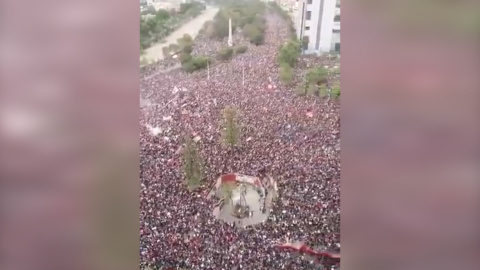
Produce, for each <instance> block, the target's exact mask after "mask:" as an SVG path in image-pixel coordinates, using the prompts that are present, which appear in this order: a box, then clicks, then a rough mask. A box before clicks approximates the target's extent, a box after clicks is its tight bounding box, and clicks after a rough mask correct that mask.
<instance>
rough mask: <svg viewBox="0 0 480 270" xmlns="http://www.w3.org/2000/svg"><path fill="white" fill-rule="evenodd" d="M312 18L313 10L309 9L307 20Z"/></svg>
mask: <svg viewBox="0 0 480 270" xmlns="http://www.w3.org/2000/svg"><path fill="white" fill-rule="evenodd" d="M310 19H312V12H311V11H307V17H306V20H310Z"/></svg>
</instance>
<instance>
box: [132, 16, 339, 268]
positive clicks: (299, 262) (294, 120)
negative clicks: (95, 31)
mask: <svg viewBox="0 0 480 270" xmlns="http://www.w3.org/2000/svg"><path fill="white" fill-rule="evenodd" d="M266 19H267V29H266V33H265V44H264V45H261V46H254V45H248V51H247V52H246V53H244V54H239V55H236V56H235V57H234V58H233V59H232V60H230V61H227V62H219V63H215V64H213V65H212V66H211V67H210V68H209V71H207V70H201V71H198V72H195V73H193V74H186V73H184V72H183V71H181V70H177V71H173V72H169V73H158V74H157V75H155V76H151V74H148V76H147V75H146V76H145V78H143V79H142V80H141V98H142V100H146V101H148V102H147V103H144V106H143V107H142V108H141V119H140V122H141V126H142V129H141V136H140V137H141V141H140V148H141V149H140V150H141V153H140V162H141V164H140V166H141V167H140V170H141V175H140V182H141V183H140V184H141V194H140V200H141V202H140V205H141V206H140V230H141V237H140V254H141V265H142V266H143V265H150V266H151V267H152V266H153V267H154V268H157V269H215V270H220V269H289V270H290V269H322V265H321V264H318V263H315V262H313V261H312V260H310V259H308V258H304V257H303V256H300V255H298V254H294V253H291V252H285V251H283V250H281V249H279V248H278V247H276V245H277V244H281V243H282V242H285V241H286V240H287V239H291V240H299V241H303V242H306V243H307V244H309V245H311V246H315V247H316V248H320V249H325V250H330V251H339V249H340V245H339V243H340V234H339V233H340V231H339V230H340V228H339V227H340V192H339V187H340V184H339V180H340V155H339V153H340V145H339V143H340V134H339V130H340V121H339V117H340V116H339V104H338V102H337V101H333V100H322V99H320V98H319V97H316V96H297V95H295V91H294V90H292V89H290V88H289V87H286V86H284V85H282V84H281V83H280V82H279V78H278V65H277V61H276V54H277V52H278V49H279V46H280V45H282V44H283V43H284V42H285V41H286V40H287V38H288V27H287V24H286V22H285V21H284V20H283V19H282V18H281V17H280V16H278V15H276V14H274V13H268V12H267V14H266ZM234 42H235V43H236V44H238V43H243V44H247V43H246V42H245V41H243V40H240V39H238V38H235V39H234ZM223 44H226V42H224V43H223ZM221 45H222V43H221V42H220V41H212V40H207V39H206V38H205V37H203V36H201V35H200V36H199V37H198V39H196V42H195V50H194V54H213V53H214V51H215V49H217V48H220V47H221ZM318 61H320V62H321V61H322V60H321V59H320V60H318ZM207 72H208V73H209V75H210V76H208V74H207ZM268 84H273V85H275V86H276V87H273V88H272V89H269V88H268V87H267V85H268ZM145 104H146V105H145ZM227 106H233V107H234V108H235V109H236V111H237V115H238V123H239V125H240V127H241V132H240V142H241V145H240V146H239V147H237V148H236V149H234V150H233V151H232V150H229V149H228V148H226V147H225V146H224V145H223V144H222V141H221V129H222V124H221V123H222V117H223V110H224V108H225V107H227ZM185 136H192V138H193V137H197V138H200V140H198V142H197V143H196V145H197V147H198V150H199V152H200V154H201V156H202V158H203V160H204V163H205V174H206V179H205V187H204V188H203V189H200V191H196V192H189V191H188V189H187V188H186V186H185V182H184V178H183V170H182V144H183V139H184V138H185ZM233 172H239V173H242V174H247V175H258V174H259V172H262V173H264V172H266V173H267V174H269V175H271V176H272V177H274V178H275V179H276V181H277V183H278V188H279V197H278V199H277V200H276V201H275V203H274V206H273V210H272V213H271V214H270V216H269V218H268V220H267V221H266V222H264V223H262V224H260V225H256V226H253V227H247V228H243V229H238V228H236V227H234V226H232V225H230V224H226V223H224V222H222V221H219V220H216V219H215V218H214V216H213V215H212V202H210V201H208V200H207V199H206V196H204V195H205V191H207V190H208V188H209V187H211V186H212V184H213V183H214V182H215V181H216V179H217V178H218V177H219V176H220V175H222V174H226V173H233Z"/></svg>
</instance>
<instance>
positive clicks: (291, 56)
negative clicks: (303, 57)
mask: <svg viewBox="0 0 480 270" xmlns="http://www.w3.org/2000/svg"><path fill="white" fill-rule="evenodd" d="M300 47H301V44H300V42H298V41H294V40H290V41H288V42H287V43H286V44H285V45H283V46H282V47H281V49H280V52H279V54H278V56H277V61H278V63H279V64H282V63H285V64H288V65H289V66H291V67H293V66H295V64H296V63H297V60H298V57H299V56H300Z"/></svg>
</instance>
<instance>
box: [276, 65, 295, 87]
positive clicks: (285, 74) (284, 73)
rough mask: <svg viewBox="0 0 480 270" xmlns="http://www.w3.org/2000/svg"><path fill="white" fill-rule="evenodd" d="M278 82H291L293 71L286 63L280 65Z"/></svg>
mask: <svg viewBox="0 0 480 270" xmlns="http://www.w3.org/2000/svg"><path fill="white" fill-rule="evenodd" d="M279 69H280V71H279V72H280V80H281V81H282V82H283V83H285V84H290V83H291V82H292V80H293V71H292V67H290V66H289V65H288V64H286V63H282V64H280V67H279Z"/></svg>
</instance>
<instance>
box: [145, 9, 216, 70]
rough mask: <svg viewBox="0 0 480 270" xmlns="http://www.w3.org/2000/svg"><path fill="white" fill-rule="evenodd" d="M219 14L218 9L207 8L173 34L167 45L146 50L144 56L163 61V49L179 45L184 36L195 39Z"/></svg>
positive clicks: (148, 59) (149, 59) (161, 44)
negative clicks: (208, 22) (207, 22)
mask: <svg viewBox="0 0 480 270" xmlns="http://www.w3.org/2000/svg"><path fill="white" fill-rule="evenodd" d="M217 12H218V8H214V7H210V8H207V9H206V10H205V11H204V12H203V13H202V14H200V15H199V16H198V17H196V18H195V19H193V20H191V21H189V22H187V23H186V24H184V25H182V26H181V27H180V28H179V29H177V30H176V31H175V32H173V33H171V34H170V35H169V36H168V37H167V38H166V42H165V43H158V44H156V45H153V46H152V47H150V48H148V49H146V50H145V54H144V55H143V56H142V57H144V58H145V59H146V60H147V61H158V60H161V59H163V52H162V48H163V47H165V46H168V45H170V44H173V43H177V39H179V38H181V37H182V36H183V35H184V34H189V35H190V36H192V38H195V37H196V36H197V34H198V32H199V31H200V30H201V29H202V27H203V24H204V23H205V22H206V21H208V20H212V19H213V17H215V15H216V14H217Z"/></svg>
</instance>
